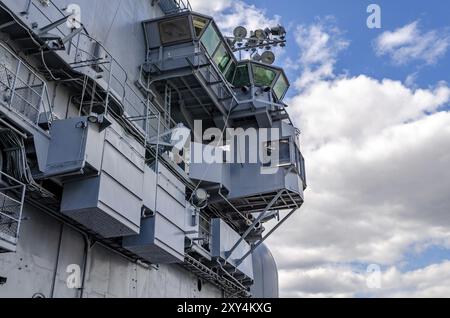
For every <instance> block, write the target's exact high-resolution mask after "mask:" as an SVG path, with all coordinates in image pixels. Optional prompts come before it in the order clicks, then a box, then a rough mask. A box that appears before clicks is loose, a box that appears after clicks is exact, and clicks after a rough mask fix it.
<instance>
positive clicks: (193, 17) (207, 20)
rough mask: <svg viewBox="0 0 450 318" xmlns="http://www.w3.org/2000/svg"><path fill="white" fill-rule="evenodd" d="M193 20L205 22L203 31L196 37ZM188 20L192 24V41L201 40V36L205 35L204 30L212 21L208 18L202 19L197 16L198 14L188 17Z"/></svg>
mask: <svg viewBox="0 0 450 318" xmlns="http://www.w3.org/2000/svg"><path fill="white" fill-rule="evenodd" d="M195 18H198V19H204V20H205V21H206V24H205V27H204V28H203V30H202V32H201V33H200V35H197V33H196V32H195V26H194V19H195ZM190 20H191V24H192V34H193V35H194V39H195V40H197V41H201V38H202V36H203V34H204V33H205V31H206V29H207V28H208V27H209V25H210V24H211V22H212V20H211V19H209V18H206V17H203V16H201V15H198V14H191V15H190Z"/></svg>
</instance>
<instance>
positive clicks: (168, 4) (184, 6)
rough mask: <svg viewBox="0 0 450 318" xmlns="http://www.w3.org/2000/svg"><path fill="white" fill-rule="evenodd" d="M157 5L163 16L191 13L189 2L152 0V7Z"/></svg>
mask: <svg viewBox="0 0 450 318" xmlns="http://www.w3.org/2000/svg"><path fill="white" fill-rule="evenodd" d="M155 4H158V5H159V7H160V8H161V10H162V12H164V13H165V14H173V13H178V12H184V11H192V6H191V3H190V2H189V0H152V5H155Z"/></svg>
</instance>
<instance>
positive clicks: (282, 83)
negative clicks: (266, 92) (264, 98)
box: [273, 74, 289, 99]
mask: <svg viewBox="0 0 450 318" xmlns="http://www.w3.org/2000/svg"><path fill="white" fill-rule="evenodd" d="M288 88H289V85H288V82H287V80H286V77H284V75H283V74H281V76H280V78H279V79H278V81H277V82H276V83H275V86H274V87H273V92H274V93H275V96H276V97H277V98H278V99H282V98H283V97H284V94H286V91H287V89H288Z"/></svg>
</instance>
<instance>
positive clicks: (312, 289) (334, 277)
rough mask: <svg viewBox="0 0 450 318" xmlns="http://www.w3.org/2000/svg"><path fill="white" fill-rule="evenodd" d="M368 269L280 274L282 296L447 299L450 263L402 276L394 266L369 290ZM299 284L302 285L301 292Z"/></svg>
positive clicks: (350, 268) (449, 285)
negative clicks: (378, 287)
mask: <svg viewBox="0 0 450 318" xmlns="http://www.w3.org/2000/svg"><path fill="white" fill-rule="evenodd" d="M369 275H370V274H368V273H367V272H366V271H365V270H355V268H352V267H349V266H327V267H318V268H311V269H308V270H290V271H281V273H280V276H281V278H280V280H281V283H282V285H283V286H285V288H284V289H283V291H282V296H283V297H355V296H356V297H357V296H366V297H448V295H450V262H448V261H447V262H443V263H440V264H434V265H430V266H427V267H426V268H423V269H419V270H415V271H411V272H406V273H403V272H401V271H399V270H398V268H396V267H395V266H393V267H390V268H388V269H387V270H385V271H383V272H382V273H381V275H380V283H381V286H380V287H381V288H380V289H370V288H369V287H368V285H367V280H368V278H369ZM297 284H299V285H301V286H302V289H301V290H299V289H298V286H297Z"/></svg>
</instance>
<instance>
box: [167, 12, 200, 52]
mask: <svg viewBox="0 0 450 318" xmlns="http://www.w3.org/2000/svg"><path fill="white" fill-rule="evenodd" d="M177 20H185V21H186V22H187V25H188V27H189V31H190V37H189V38H184V39H178V40H171V41H167V42H165V41H163V32H162V30H163V29H162V25H163V24H164V23H168V22H174V21H177ZM158 32H159V41H160V42H161V46H172V45H177V44H181V43H187V42H192V41H193V40H194V30H193V23H192V20H191V17H190V16H188V15H185V16H177V17H173V18H171V19H165V20H162V21H159V22H158Z"/></svg>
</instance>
